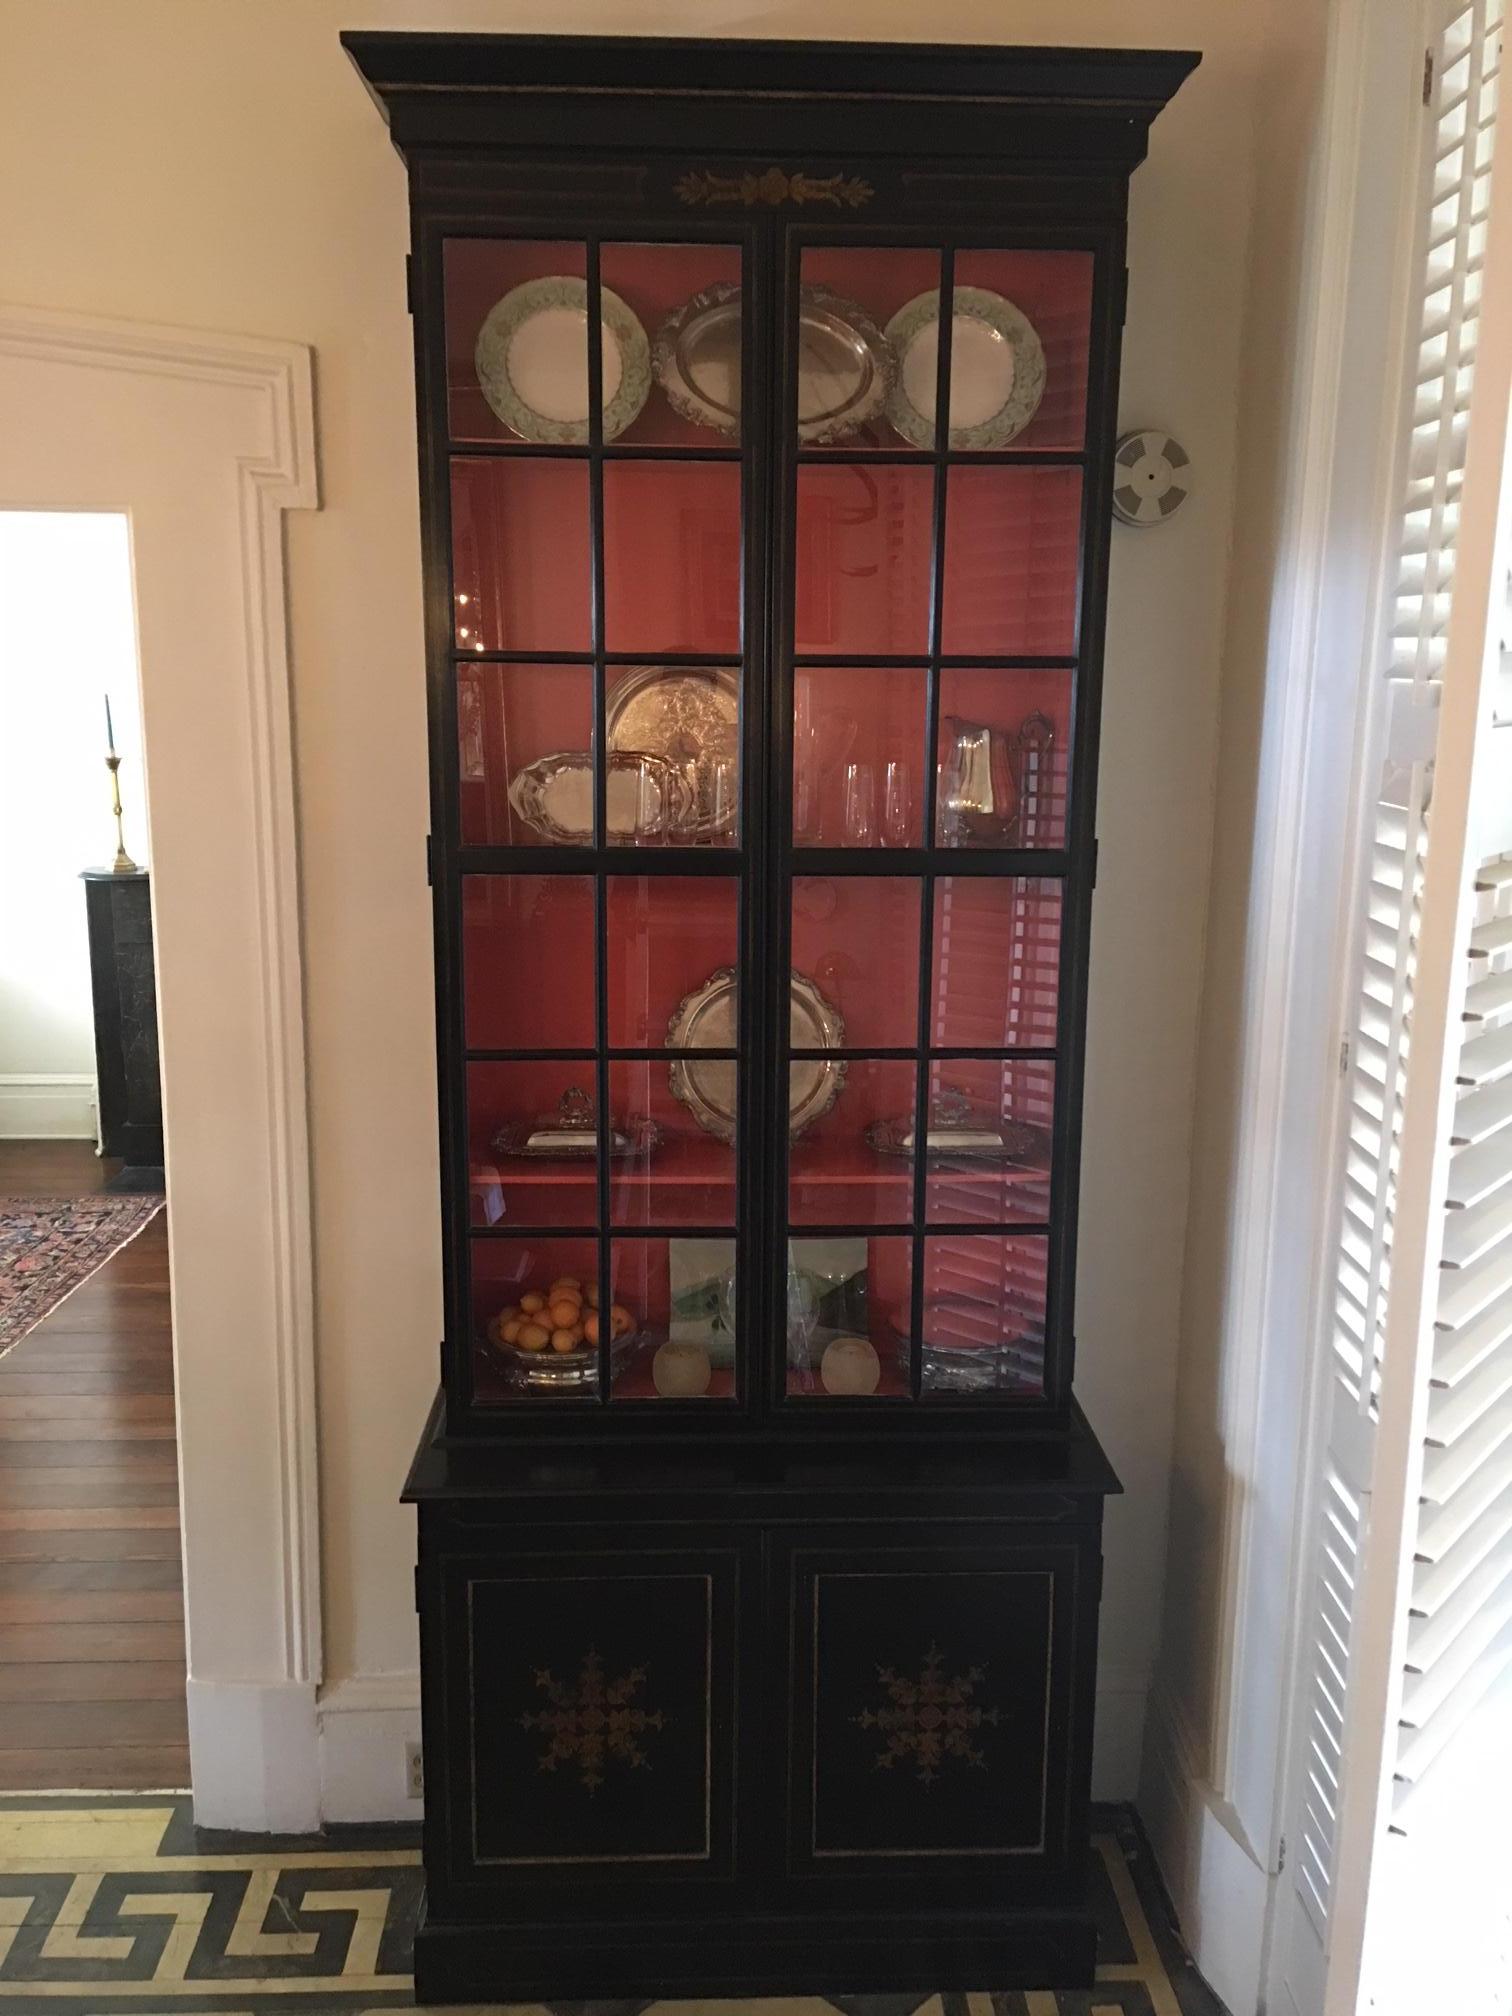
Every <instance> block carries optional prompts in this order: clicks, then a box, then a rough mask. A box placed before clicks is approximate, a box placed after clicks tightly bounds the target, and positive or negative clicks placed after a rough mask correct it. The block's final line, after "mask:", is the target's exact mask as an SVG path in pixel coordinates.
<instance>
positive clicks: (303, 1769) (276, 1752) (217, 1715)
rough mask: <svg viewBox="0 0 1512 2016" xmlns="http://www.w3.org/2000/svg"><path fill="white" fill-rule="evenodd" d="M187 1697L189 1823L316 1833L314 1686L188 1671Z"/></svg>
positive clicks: (318, 1817)
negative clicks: (191, 1793) (222, 1677)
mask: <svg viewBox="0 0 1512 2016" xmlns="http://www.w3.org/2000/svg"><path fill="white" fill-rule="evenodd" d="M188 1700H189V1768H190V1772H191V1774H192V1780H193V1785H194V1818H195V1821H196V1823H197V1824H198V1825H199V1826H201V1827H228V1828H233V1829H235V1830H236V1831H237V1832H239V1833H242V1832H252V1833H267V1834H313V1833H315V1832H316V1831H317V1830H318V1828H319V1826H320V1823H321V1812H320V1773H319V1768H318V1766H319V1757H318V1743H317V1737H316V1720H315V1713H316V1711H315V1689H314V1687H313V1685H310V1684H308V1683H306V1682H304V1681H298V1680H281V1681H268V1682H257V1681H229V1680H196V1679H193V1678H191V1679H190V1681H189V1686H188Z"/></svg>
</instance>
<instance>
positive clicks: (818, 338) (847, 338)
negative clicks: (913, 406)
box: [651, 280, 893, 447]
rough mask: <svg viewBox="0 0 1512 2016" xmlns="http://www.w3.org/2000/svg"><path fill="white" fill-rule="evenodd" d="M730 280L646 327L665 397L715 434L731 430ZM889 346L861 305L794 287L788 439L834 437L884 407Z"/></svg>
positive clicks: (736, 404) (733, 290)
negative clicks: (794, 371) (792, 434)
mask: <svg viewBox="0 0 1512 2016" xmlns="http://www.w3.org/2000/svg"><path fill="white" fill-rule="evenodd" d="M740 313H741V311H740V287H739V285H738V283H737V282H735V281H733V280H722V281H720V282H719V283H718V285H717V286H713V287H706V288H704V290H703V292H702V293H700V294H695V295H694V296H693V298H692V299H691V300H690V301H686V302H684V303H683V305H682V307H681V308H679V309H678V310H677V311H676V312H675V313H674V314H672V315H670V316H669V317H668V318H667V320H666V321H665V322H664V323H663V324H662V326H661V328H660V329H659V330H658V331H657V333H656V340H655V342H654V343H653V344H652V346H651V370H652V374H653V376H654V377H655V378H656V381H657V383H658V384H659V385H660V386H661V388H662V390H663V391H664V392H665V393H666V395H667V403H668V404H669V405H670V406H671V407H672V408H673V410H674V411H675V412H678V413H680V414H681V415H682V416H683V418H684V419H685V420H691V421H693V422H694V423H695V424H696V425H698V426H700V427H711V428H713V429H714V430H715V432H716V433H719V434H726V435H732V436H733V435H737V434H739V432H740V359H741V327H740ZM892 385H893V360H892V352H891V350H890V349H889V348H888V344H887V339H886V338H885V337H884V336H883V334H882V331H881V330H880V329H879V328H878V327H877V325H876V323H875V322H873V320H872V319H871V317H870V316H869V315H868V314H867V312H866V310H865V309H864V308H862V307H861V306H860V305H859V304H858V303H857V302H855V301H850V300H847V299H846V297H845V296H844V295H843V294H836V293H835V292H833V290H832V289H830V288H828V287H821V286H809V287H804V288H802V289H801V290H800V295H799V308H798V439H799V440H800V441H801V442H803V443H804V444H805V445H806V446H809V447H813V446H818V445H822V444H823V443H825V442H829V441H843V440H845V439H846V438H847V437H848V436H850V435H852V434H855V433H856V432H858V430H859V429H861V428H862V427H865V426H867V425H868V424H869V423H870V422H871V421H873V420H875V419H876V418H877V417H878V416H879V415H880V414H881V413H882V412H883V411H884V410H885V408H886V406H887V401H888V395H889V393H890V392H891V390H892Z"/></svg>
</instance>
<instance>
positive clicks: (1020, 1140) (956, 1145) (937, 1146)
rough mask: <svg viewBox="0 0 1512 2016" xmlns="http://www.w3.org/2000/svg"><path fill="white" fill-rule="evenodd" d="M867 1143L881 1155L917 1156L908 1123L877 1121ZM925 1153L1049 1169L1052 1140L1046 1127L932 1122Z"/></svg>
mask: <svg viewBox="0 0 1512 2016" xmlns="http://www.w3.org/2000/svg"><path fill="white" fill-rule="evenodd" d="M866 1139H867V1143H868V1145H869V1146H870V1147H872V1148H874V1149H875V1150H876V1151H877V1153H878V1154H879V1155H912V1154H913V1152H914V1146H915V1135H914V1129H913V1126H912V1124H911V1123H910V1122H909V1121H906V1120H874V1121H873V1122H872V1124H871V1125H870V1126H869V1127H868V1128H867V1130H866ZM924 1152H925V1154H926V1155H939V1156H947V1155H958V1156H961V1157H963V1158H968V1159H970V1160H972V1161H976V1162H1002V1163H1007V1164H1018V1165H1021V1166H1023V1167H1025V1168H1031V1169H1037V1168H1040V1167H1048V1166H1049V1156H1050V1137H1049V1135H1048V1134H1047V1133H1046V1132H1045V1130H1044V1128H1043V1127H1031V1126H1030V1125H1029V1123H1028V1122H1027V1121H1024V1120H1003V1121H999V1122H996V1123H989V1124H987V1125H985V1126H981V1127H973V1126H970V1125H967V1124H965V1123H963V1122H952V1121H941V1120H931V1121H930V1123H929V1126H928V1128H927V1130H926V1132H925V1140H924Z"/></svg>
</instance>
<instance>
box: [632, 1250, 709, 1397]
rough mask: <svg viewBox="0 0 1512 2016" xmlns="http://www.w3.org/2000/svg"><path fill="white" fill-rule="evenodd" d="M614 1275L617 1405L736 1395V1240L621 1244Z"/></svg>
mask: <svg viewBox="0 0 1512 2016" xmlns="http://www.w3.org/2000/svg"><path fill="white" fill-rule="evenodd" d="M609 1274H610V1281H611V1284H612V1286H613V1291H614V1308H613V1313H612V1319H611V1320H612V1321H613V1323H614V1325H615V1328H616V1330H617V1331H618V1332H619V1335H618V1337H617V1339H616V1342H615V1345H614V1347H613V1348H614V1376H613V1384H612V1386H611V1389H610V1390H611V1394H612V1397H613V1398H614V1399H615V1400H730V1399H733V1398H734V1397H735V1381H736V1352H735V1341H736V1327H735V1326H736V1301H735V1241H734V1240H733V1239H616V1240H615V1241H614V1243H613V1244H612V1245H611V1247H610V1249H609Z"/></svg>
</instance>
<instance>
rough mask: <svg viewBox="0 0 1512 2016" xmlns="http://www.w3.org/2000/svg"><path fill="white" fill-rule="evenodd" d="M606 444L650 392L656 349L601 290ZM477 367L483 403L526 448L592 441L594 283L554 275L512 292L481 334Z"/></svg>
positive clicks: (610, 292) (615, 297) (490, 314)
mask: <svg viewBox="0 0 1512 2016" xmlns="http://www.w3.org/2000/svg"><path fill="white" fill-rule="evenodd" d="M599 315H600V320H601V323H602V326H603V343H602V354H603V389H604V439H605V440H606V441H612V440H613V439H614V438H615V436H616V435H618V434H623V433H624V431H625V429H626V428H627V427H628V426H629V425H630V423H631V421H632V420H634V419H635V417H636V415H637V414H638V413H639V412H640V410H641V408H642V407H643V406H644V405H645V403H646V400H647V399H648V398H649V396H650V393H651V360H650V345H649V344H648V343H647V341H646V332H645V330H644V329H643V328H642V327H641V323H640V318H639V317H638V316H637V315H636V314H635V313H634V311H633V310H632V309H630V308H628V307H627V306H626V305H625V303H624V302H623V301H622V300H621V299H620V297H619V296H618V294H616V293H615V292H614V290H613V289H612V288H609V287H600V289H599ZM473 364H474V366H475V368H476V370H477V373H478V383H479V385H480V386H481V387H482V388H483V397H484V398H485V399H486V400H487V401H488V403H489V405H490V406H491V407H492V408H493V410H494V412H495V413H496V414H497V415H498V417H499V418H500V419H501V420H502V421H503V422H504V425H505V426H506V427H508V428H509V429H510V430H511V431H512V432H513V433H515V434H518V435H519V437H520V439H521V440H522V441H547V442H552V443H555V444H556V445H558V446H566V445H569V444H573V443H582V442H585V441H586V440H587V439H588V283H587V281H586V280H575V279H572V278H571V277H569V276H568V275H567V274H551V275H549V276H548V277H547V278H545V279H542V280H527V281H525V282H524V284H523V285H522V286H519V287H511V289H510V290H509V292H508V293H507V294H506V295H505V296H504V297H503V299H502V300H499V301H496V302H495V303H494V305H493V307H492V308H490V309H489V311H488V314H487V316H486V318H485V320H484V323H483V327H482V328H481V329H480V330H479V332H478V342H477V347H476V349H475V350H474V352H473Z"/></svg>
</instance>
